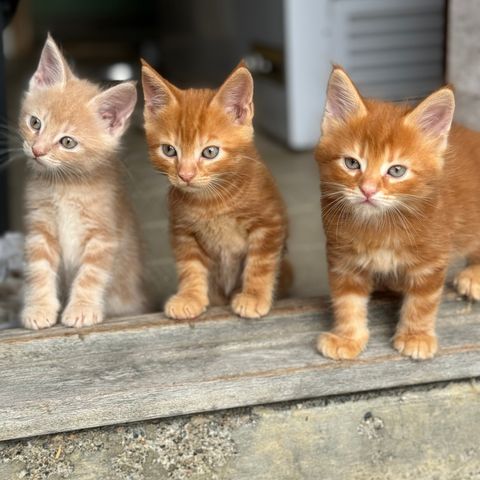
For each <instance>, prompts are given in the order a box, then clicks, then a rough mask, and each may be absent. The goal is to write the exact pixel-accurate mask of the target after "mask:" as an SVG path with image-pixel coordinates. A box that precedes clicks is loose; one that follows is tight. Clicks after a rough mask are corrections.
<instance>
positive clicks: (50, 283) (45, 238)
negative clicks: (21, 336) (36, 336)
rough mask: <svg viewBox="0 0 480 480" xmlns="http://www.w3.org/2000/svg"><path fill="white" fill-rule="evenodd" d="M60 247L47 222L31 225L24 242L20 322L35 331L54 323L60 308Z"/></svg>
mask: <svg viewBox="0 0 480 480" xmlns="http://www.w3.org/2000/svg"><path fill="white" fill-rule="evenodd" d="M59 252H60V247H59V244H58V241H57V238H56V233H55V231H53V230H52V229H51V228H49V227H48V223H47V222H37V223H33V224H32V225H30V226H29V228H28V234H27V237H26V239H25V259H26V272H25V294H24V308H23V311H22V314H21V323H22V325H23V326H24V327H25V328H31V329H33V330H38V329H40V328H47V327H51V326H52V325H54V324H55V323H56V322H57V315H58V311H59V309H60V302H59V300H58V292H57V288H58V287H57V272H58V268H59V264H60V253H59Z"/></svg>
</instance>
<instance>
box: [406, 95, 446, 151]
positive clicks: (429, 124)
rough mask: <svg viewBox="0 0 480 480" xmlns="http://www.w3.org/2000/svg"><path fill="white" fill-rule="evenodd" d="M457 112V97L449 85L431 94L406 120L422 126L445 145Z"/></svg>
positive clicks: (419, 126) (418, 126)
mask: <svg viewBox="0 0 480 480" xmlns="http://www.w3.org/2000/svg"><path fill="white" fill-rule="evenodd" d="M454 112H455V97H454V95H453V91H452V90H451V88H449V87H443V88H441V89H440V90H437V91H436V92H434V93H432V94H431V95H429V96H428V97H427V98H426V99H425V100H423V101H422V102H421V103H420V104H419V105H417V106H416V107H415V108H414V109H413V110H412V111H411V112H410V113H408V114H407V116H406V117H405V122H406V123H408V124H409V125H413V126H415V127H416V128H420V129H421V130H422V131H423V132H424V133H425V135H426V136H427V137H430V138H431V139H432V140H435V141H440V146H442V147H445V146H446V143H447V137H448V133H449V131H450V127H451V125H452V120H453V114H454Z"/></svg>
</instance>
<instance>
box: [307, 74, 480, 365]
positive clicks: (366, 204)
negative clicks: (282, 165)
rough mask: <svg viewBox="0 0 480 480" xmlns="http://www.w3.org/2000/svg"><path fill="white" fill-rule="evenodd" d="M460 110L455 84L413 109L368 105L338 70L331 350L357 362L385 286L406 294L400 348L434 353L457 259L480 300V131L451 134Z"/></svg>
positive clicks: (324, 343) (326, 192) (330, 181)
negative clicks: (370, 310)
mask: <svg viewBox="0 0 480 480" xmlns="http://www.w3.org/2000/svg"><path fill="white" fill-rule="evenodd" d="M454 107H455V102H454V96H453V93H452V91H451V90H450V89H449V88H448V87H445V88H441V89H440V90H438V91H436V92H434V93H432V94H431V95H430V96H429V97H428V98H427V99H425V100H424V101H423V102H421V103H420V104H419V105H418V106H416V107H415V108H412V107H410V106H407V105H394V104H391V103H384V102H379V101H375V100H366V99H364V98H362V97H361V95H360V93H359V92H358V90H357V89H356V87H355V86H354V84H353V83H352V81H351V80H350V79H349V77H348V76H347V74H346V73H345V71H344V70H342V69H341V68H339V67H335V68H334V70H333V72H332V75H331V77H330V81H329V85H328V93H327V102H326V108H325V115H324V119H323V124H322V131H323V135H322V138H321V140H320V143H319V144H318V146H317V149H316V159H317V161H318V165H319V168H320V177H321V190H322V210H323V223H324V227H325V232H326V236H327V254H328V267H329V281H330V288H331V295H332V301H333V310H334V317H335V321H334V326H333V330H332V331H331V332H329V333H324V334H322V335H321V336H320V337H319V340H318V349H319V351H320V352H321V353H322V354H323V355H325V356H327V357H331V358H335V359H340V358H342V359H348V358H354V357H356V356H357V355H358V354H359V353H360V352H361V351H362V350H363V349H364V348H365V346H366V343H367V340H368V328H367V302H368V297H369V294H370V292H371V291H372V290H373V289H374V287H375V286H376V285H377V284H378V282H382V283H384V284H386V286H388V287H390V288H393V289H395V290H400V291H401V292H403V294H404V301H403V306H402V309H401V312H400V322H399V323H398V326H397V330H396V333H395V336H394V338H393V345H394V347H395V348H396V349H397V350H398V351H399V352H401V353H402V354H404V355H407V356H410V357H412V358H415V359H426V358H430V357H433V355H434V354H435V352H436V350H437V338H436V336H435V318H436V313H437V309H438V305H439V302H440V299H441V294H442V288H443V284H444V280H445V275H446V271H447V266H448V263H449V261H450V259H451V258H452V256H454V255H456V254H460V255H462V256H465V257H466V258H467V260H468V266H467V268H466V269H465V270H463V272H461V273H460V274H459V275H458V277H457V279H456V282H455V283H456V286H457V289H458V291H459V293H460V294H462V295H466V296H467V297H469V298H471V299H474V300H480V209H479V208H478V205H479V203H480V169H479V168H478V165H477V163H478V158H479V157H480V134H479V133H476V132H473V131H470V130H468V129H466V128H464V127H461V126H459V125H453V127H452V128H451V122H452V117H453V112H454Z"/></svg>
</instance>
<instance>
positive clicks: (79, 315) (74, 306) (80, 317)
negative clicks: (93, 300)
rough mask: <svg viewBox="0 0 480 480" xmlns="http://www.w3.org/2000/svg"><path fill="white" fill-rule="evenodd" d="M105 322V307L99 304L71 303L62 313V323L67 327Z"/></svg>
mask: <svg viewBox="0 0 480 480" xmlns="http://www.w3.org/2000/svg"><path fill="white" fill-rule="evenodd" d="M102 322H103V309H102V308H101V307H99V306H97V305H89V304H85V303H69V304H68V305H67V306H66V307H65V310H64V311H63V314H62V323H63V324H64V325H66V326H67V327H76V328H77V327H87V326H89V325H95V324H97V323H102Z"/></svg>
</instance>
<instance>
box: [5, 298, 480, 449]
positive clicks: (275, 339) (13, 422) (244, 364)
mask: <svg viewBox="0 0 480 480" xmlns="http://www.w3.org/2000/svg"><path fill="white" fill-rule="evenodd" d="M397 313H398V302H396V301H394V300H392V299H376V300H373V301H372V302H371V305H370V319H371V321H370V325H371V338H370V342H369V345H368V349H367V350H366V352H365V353H364V354H363V355H362V356H361V357H360V358H359V359H358V360H355V361H348V362H347V361H345V362H334V361H331V360H327V359H325V358H323V357H321V356H320V355H319V354H318V353H317V352H316V351H315V347H314V345H315V339H316V337H317V335H318V333H319V332H320V331H322V330H325V329H327V328H328V326H329V323H330V313H329V308H328V301H327V300H326V299H303V300H301V299H291V300H285V301H281V302H278V305H277V306H276V307H275V309H274V310H273V311H272V313H271V314H270V315H269V316H268V317H267V318H263V319H260V320H243V319H240V318H238V317H235V316H233V315H232V314H231V313H230V312H229V311H228V310H227V309H212V310H210V311H209V312H208V314H206V315H203V316H202V317H201V318H200V319H198V320H197V321H195V322H191V323H188V322H178V321H173V320H169V319H167V318H165V317H164V316H163V314H151V315H144V316H141V317H134V318H125V319H117V320H111V321H107V322H105V323H103V324H101V325H97V326H94V327H86V328H82V329H78V330H76V329H69V328H64V327H61V326H57V327H53V328H51V329H47V330H42V331H38V332H33V331H27V330H23V329H11V330H5V331H2V332H0V440H6V439H12V438H19V437H27V436H32V435H41V434H47V433H53V432H60V431H67V430H76V429H82V428H89V427H95V426H100V425H108V424H116V423H123V422H132V421H139V420H145V419H152V418H159V417H167V416H174V415H183V414H189V413H195V412H203V411H211V410H219V409H225V408H232V407H240V406H246V405H254V404H264V403H272V402H279V401H286V400H299V399H306V398H313V397H322V396H326V395H335V394H344V393H353V392H360V391H366V390H373V389H382V388H390V387H396V386H406V385H414V384H420V383H429V382H435V381H445V380H453V379H459V378H467V377H474V376H480V306H476V305H472V304H468V303H466V302H463V301H458V299H457V298H456V296H455V294H454V293H452V292H450V291H448V292H447V293H446V294H445V297H444V301H443V303H442V306H441V309H440V313H439V320H438V334H439V337H440V345H441V348H440V351H439V353H438V354H437V356H436V357H435V359H433V360H430V361H425V362H415V361H413V360H410V359H407V358H404V357H401V356H400V355H398V354H397V353H396V352H395V351H394V350H393V349H392V347H391V344H390V338H391V336H392V334H393V332H394V327H395V322H396V319H397Z"/></svg>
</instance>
